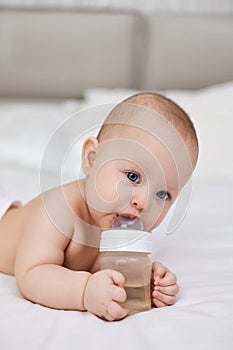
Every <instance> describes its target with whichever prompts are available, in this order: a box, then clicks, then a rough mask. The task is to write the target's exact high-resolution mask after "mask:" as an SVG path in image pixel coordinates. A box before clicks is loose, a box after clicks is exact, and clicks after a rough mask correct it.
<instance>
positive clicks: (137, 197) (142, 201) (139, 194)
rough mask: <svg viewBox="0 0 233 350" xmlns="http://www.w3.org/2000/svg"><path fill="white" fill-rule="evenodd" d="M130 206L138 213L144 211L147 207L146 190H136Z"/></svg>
mask: <svg viewBox="0 0 233 350" xmlns="http://www.w3.org/2000/svg"><path fill="white" fill-rule="evenodd" d="M131 205H132V206H134V207H136V208H137V209H138V210H139V211H142V210H145V209H146V207H147V205H148V191H147V190H146V189H137V190H136V191H134V193H133V196H132V198H131Z"/></svg>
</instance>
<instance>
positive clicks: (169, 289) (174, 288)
mask: <svg viewBox="0 0 233 350" xmlns="http://www.w3.org/2000/svg"><path fill="white" fill-rule="evenodd" d="M154 291H158V292H161V293H163V294H166V295H170V296H175V295H176V294H177V293H178V292H179V286H178V285H177V284H173V285H171V286H166V287H161V286H155V287H154Z"/></svg>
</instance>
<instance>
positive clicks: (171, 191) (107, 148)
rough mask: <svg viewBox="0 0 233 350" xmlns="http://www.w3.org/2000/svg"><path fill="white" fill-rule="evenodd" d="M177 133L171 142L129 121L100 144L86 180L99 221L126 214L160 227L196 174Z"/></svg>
mask: <svg viewBox="0 0 233 350" xmlns="http://www.w3.org/2000/svg"><path fill="white" fill-rule="evenodd" d="M172 138H174V140H172ZM176 138H177V134H176V133H174V135H172V133H169V143H170V144H169V146H168V145H167V144H164V138H163V137H156V136H155V133H151V132H150V131H148V130H145V129H141V128H138V127H133V126H126V127H123V128H121V130H120V135H119V134H118V133H113V135H112V136H111V137H109V138H107V139H106V140H105V141H103V142H101V143H100V144H99V145H98V148H97V152H96V158H95V161H94V163H93V166H92V167H91V169H90V172H89V174H88V176H87V179H86V200H87V203H88V206H89V211H90V214H91V215H92V218H93V219H94V221H95V224H96V225H97V226H99V227H101V228H102V229H106V228H110V227H111V223H112V220H113V219H114V218H115V217H116V216H121V215H122V216H126V217H131V218H134V217H139V218H140V219H141V220H142V222H143V225H144V230H147V231H151V230H152V229H153V228H155V227H157V226H158V224H159V223H160V222H161V221H162V220H163V218H164V217H165V215H166V213H167V212H168V210H169V208H170V207H171V205H172V204H173V202H174V201H175V199H176V198H177V195H178V193H179V192H180V189H181V188H182V187H183V185H184V184H185V182H186V181H187V180H188V178H189V177H190V175H191V173H192V165H191V162H190V158H189V155H188V152H187V149H186V148H185V146H184V145H183V149H182V146H181V143H180V142H179V141H177V140H176ZM173 146H174V148H175V150H174V149H172V150H171V148H172V147H173Z"/></svg>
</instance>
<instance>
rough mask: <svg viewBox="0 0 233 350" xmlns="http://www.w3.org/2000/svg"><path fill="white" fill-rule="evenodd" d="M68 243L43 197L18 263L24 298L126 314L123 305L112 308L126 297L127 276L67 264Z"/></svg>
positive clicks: (25, 235) (107, 315)
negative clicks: (52, 220)
mask: <svg viewBox="0 0 233 350" xmlns="http://www.w3.org/2000/svg"><path fill="white" fill-rule="evenodd" d="M68 243H69V238H67V237H65V235H63V234H62V233H60V232H59V231H58V229H57V228H56V227H55V225H53V224H52V223H51V221H50V219H49V217H48V216H47V213H46V211H45V210H44V207H43V204H42V202H41V200H39V199H37V200H36V202H35V204H33V206H32V210H31V215H30V218H28V224H27V225H26V228H25V231H24V233H23V237H22V240H21V242H20V245H19V248H18V252H17V256H16V263H15V276H16V279H17V283H18V286H19V288H20V290H21V292H22V294H23V295H24V297H25V298H27V299H29V300H31V301H33V302H36V303H39V304H42V305H44V306H48V307H51V308H56V309H69V310H87V309H88V310H89V311H90V312H93V313H95V314H96V315H98V316H100V317H104V318H106V319H109V320H113V319H118V318H123V317H125V316H126V314H127V310H125V309H123V308H122V307H120V305H119V307H117V308H114V307H112V306H110V307H109V305H112V304H114V302H113V301H116V302H121V301H124V300H125V297H126V296H125V294H124V293H125V292H124V289H123V282H124V281H123V276H122V277H121V276H119V275H118V276H115V275H114V274H113V272H111V270H110V271H109V270H107V271H102V273H99V274H93V275H92V274H91V273H90V272H87V271H73V270H69V269H67V268H65V267H63V266H62V265H63V262H64V251H65V249H66V247H67V245H68ZM86 292H87V293H86ZM106 296H107V299H106ZM90 299H92V300H90ZM98 304H100V305H105V309H104V307H103V306H102V309H101V307H99V308H98ZM93 305H94V306H95V307H94V306H93ZM100 305H99V306H100ZM108 309H109V312H108Z"/></svg>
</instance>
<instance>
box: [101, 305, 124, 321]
mask: <svg viewBox="0 0 233 350" xmlns="http://www.w3.org/2000/svg"><path fill="white" fill-rule="evenodd" d="M128 313H129V310H128V309H124V308H123V307H122V306H120V305H119V304H118V303H116V302H115V301H112V302H111V303H110V304H109V305H108V307H107V310H106V316H105V319H106V320H108V321H114V320H121V319H122V318H124V317H126V316H127V315H128Z"/></svg>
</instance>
